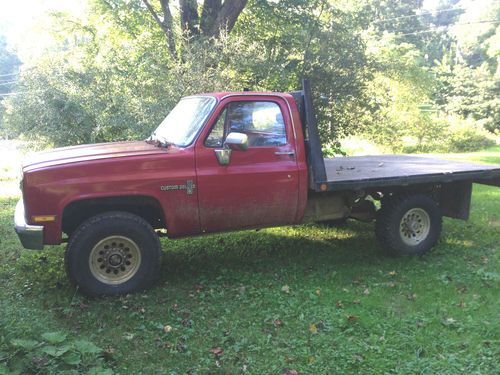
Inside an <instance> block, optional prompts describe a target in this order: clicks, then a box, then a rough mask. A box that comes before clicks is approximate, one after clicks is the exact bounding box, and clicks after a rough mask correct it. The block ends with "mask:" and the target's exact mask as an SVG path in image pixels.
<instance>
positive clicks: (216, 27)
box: [209, 0, 248, 37]
mask: <svg viewBox="0 0 500 375" xmlns="http://www.w3.org/2000/svg"><path fill="white" fill-rule="evenodd" d="M247 2H248V0H225V1H224V4H222V7H221V8H220V11H219V12H218V14H217V18H216V19H215V22H214V24H213V25H212V28H211V30H210V33H209V36H215V37H218V36H219V35H220V33H221V31H222V30H224V29H226V30H227V32H228V33H230V32H231V30H232V29H233V27H234V24H235V23H236V20H237V19H238V17H239V15H240V14H241V12H242V11H243V8H245V6H246V5H247Z"/></svg>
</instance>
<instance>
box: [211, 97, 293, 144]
mask: <svg viewBox="0 0 500 375" xmlns="http://www.w3.org/2000/svg"><path fill="white" fill-rule="evenodd" d="M230 132H238V133H244V134H246V135H247V136H248V146H249V147H272V146H283V145H285V144H286V132H285V122H284V121H283V115H282V113H281V109H280V107H279V106H278V104H276V103H273V102H264V101H260V102H233V103H230V104H228V105H227V106H226V108H224V110H223V111H222V113H221V114H220V115H219V117H218V119H217V121H216V123H215V125H214V127H213V128H212V131H211V132H210V134H209V135H208V137H207V138H206V140H205V146H207V147H222V145H223V143H224V142H223V140H224V138H225V136H226V135H227V134H228V133H230Z"/></svg>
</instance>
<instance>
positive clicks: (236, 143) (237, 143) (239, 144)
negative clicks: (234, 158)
mask: <svg viewBox="0 0 500 375" xmlns="http://www.w3.org/2000/svg"><path fill="white" fill-rule="evenodd" d="M224 146H226V147H228V148H229V149H231V150H234V151H245V150H246V149H248V136H247V135H246V134H243V133H236V132H232V133H229V134H228V135H227V137H226V140H225V142H224Z"/></svg>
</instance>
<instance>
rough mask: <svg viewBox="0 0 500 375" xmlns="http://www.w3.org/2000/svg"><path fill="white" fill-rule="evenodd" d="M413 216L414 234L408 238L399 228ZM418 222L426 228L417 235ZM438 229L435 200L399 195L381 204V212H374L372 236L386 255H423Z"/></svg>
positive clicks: (403, 230)
mask: <svg viewBox="0 0 500 375" xmlns="http://www.w3.org/2000/svg"><path fill="white" fill-rule="evenodd" d="M414 212H415V213H416V219H415V220H414V221H416V223H415V224H416V225H417V229H416V231H415V232H416V233H414V232H410V234H408V233H407V232H406V227H405V228H403V227H404V226H405V225H406V224H405V223H403V220H405V219H407V218H408V217H410V218H411V216H412V213H414ZM419 214H420V215H421V216H419ZM414 217H415V215H414ZM419 219H420V220H423V221H428V222H427V224H426V225H427V226H428V228H426V230H423V231H420V233H419V232H418V230H419V228H418V226H419V224H420V223H419ZM441 228H442V214H441V209H440V207H439V205H438V204H437V202H436V201H435V200H433V199H432V198H431V197H429V196H427V195H425V194H403V195H397V196H390V197H387V198H385V199H383V200H382V208H381V209H380V210H379V211H378V212H377V221H376V225H375V234H376V236H377V239H378V240H379V242H380V243H381V245H382V247H383V248H384V250H386V251H387V252H388V253H389V254H390V255H394V256H411V255H423V254H424V253H426V252H427V251H429V250H430V249H431V248H432V247H433V246H434V245H435V244H436V242H437V240H438V239H439V236H440V234H441ZM413 234H415V235H416V236H417V239H413V237H412V236H413ZM419 235H420V236H421V239H420V240H419V239H418V236H419ZM412 241H413V243H411V242H412ZM417 241H418V242H417ZM409 242H410V243H409Z"/></svg>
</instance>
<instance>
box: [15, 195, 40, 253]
mask: <svg viewBox="0 0 500 375" xmlns="http://www.w3.org/2000/svg"><path fill="white" fill-rule="evenodd" d="M14 228H15V230H16V233H17V236H18V237H19V240H20V241H21V244H22V245H23V247H24V248H25V249H32V250H42V249H43V226H41V225H30V224H28V223H26V217H25V213H24V202H23V199H22V198H21V199H20V200H19V202H17V205H16V212H15V213H14Z"/></svg>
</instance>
